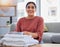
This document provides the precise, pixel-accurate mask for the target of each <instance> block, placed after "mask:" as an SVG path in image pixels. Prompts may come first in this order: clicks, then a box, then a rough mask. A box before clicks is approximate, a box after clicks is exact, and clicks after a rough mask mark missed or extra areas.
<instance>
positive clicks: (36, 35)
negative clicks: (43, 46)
mask: <svg viewBox="0 0 60 47" xmlns="http://www.w3.org/2000/svg"><path fill="white" fill-rule="evenodd" d="M23 34H24V35H31V36H32V37H33V38H38V34H37V33H31V32H28V31H24V33H23Z"/></svg>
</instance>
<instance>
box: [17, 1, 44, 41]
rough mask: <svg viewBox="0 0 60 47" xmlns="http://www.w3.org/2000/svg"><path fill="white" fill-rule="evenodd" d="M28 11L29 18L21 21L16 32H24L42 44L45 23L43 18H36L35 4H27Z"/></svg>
mask: <svg viewBox="0 0 60 47" xmlns="http://www.w3.org/2000/svg"><path fill="white" fill-rule="evenodd" d="M26 11H27V14H28V16H27V17H23V18H21V19H19V21H18V23H17V27H16V31H17V32H23V34H24V35H31V36H32V37H33V38H34V39H37V40H38V41H39V42H40V41H41V39H42V34H43V27H44V22H43V19H42V17H38V16H34V13H35V11H36V4H35V3H34V2H28V3H27V4H26Z"/></svg>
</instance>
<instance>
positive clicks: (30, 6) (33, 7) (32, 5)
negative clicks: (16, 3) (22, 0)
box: [26, 2, 36, 16]
mask: <svg viewBox="0 0 60 47" xmlns="http://www.w3.org/2000/svg"><path fill="white" fill-rule="evenodd" d="M26 11H27V14H28V16H34V13H35V11H36V4H35V3H34V2H28V3H27V4H26Z"/></svg>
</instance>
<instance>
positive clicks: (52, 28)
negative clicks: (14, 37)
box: [10, 23, 60, 43]
mask: <svg viewBox="0 0 60 47" xmlns="http://www.w3.org/2000/svg"><path fill="white" fill-rule="evenodd" d="M45 25H46V27H47V28H48V31H46V32H44V33H43V38H42V40H43V42H44V43H60V23H45ZM15 27H16V23H12V24H11V27H10V31H15Z"/></svg>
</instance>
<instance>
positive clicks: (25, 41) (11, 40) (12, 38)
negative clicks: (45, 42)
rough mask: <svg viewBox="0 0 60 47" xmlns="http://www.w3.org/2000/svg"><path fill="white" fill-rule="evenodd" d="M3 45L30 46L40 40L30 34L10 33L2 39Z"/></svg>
mask: <svg viewBox="0 0 60 47" xmlns="http://www.w3.org/2000/svg"><path fill="white" fill-rule="evenodd" d="M1 41H2V43H3V45H9V46H29V45H34V44H38V43H39V42H38V41H37V40H35V39H33V38H32V37H31V36H28V35H21V34H19V33H8V34H6V35H5V36H4V37H3V38H2V39H1Z"/></svg>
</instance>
